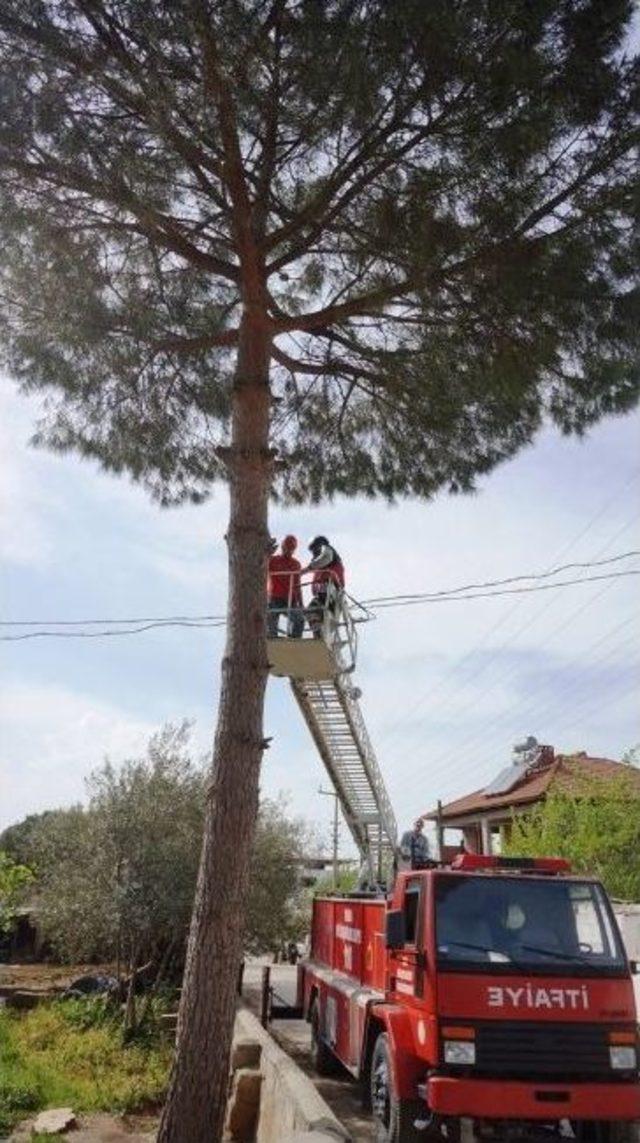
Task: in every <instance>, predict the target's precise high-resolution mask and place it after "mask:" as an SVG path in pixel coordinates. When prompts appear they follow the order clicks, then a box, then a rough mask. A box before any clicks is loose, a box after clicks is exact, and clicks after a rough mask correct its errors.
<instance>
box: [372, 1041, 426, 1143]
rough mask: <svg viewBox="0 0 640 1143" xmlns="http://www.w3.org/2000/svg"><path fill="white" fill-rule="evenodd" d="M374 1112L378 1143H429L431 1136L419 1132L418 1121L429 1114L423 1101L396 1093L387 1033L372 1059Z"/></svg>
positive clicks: (375, 1135) (375, 1132)
mask: <svg viewBox="0 0 640 1143" xmlns="http://www.w3.org/2000/svg"><path fill="white" fill-rule="evenodd" d="M370 1083H371V1111H372V1114H373V1122H374V1136H373V1137H374V1139H375V1141H376V1143H426V1141H427V1140H428V1139H429V1133H428V1132H424V1131H417V1130H416V1128H415V1127H414V1123H415V1121H416V1119H422V1118H424V1115H425V1105H424V1103H422V1102H421V1100H419V1099H398V1098H397V1097H396V1095H395V1093H394V1091H393V1080H392V1077H391V1051H390V1048H389V1037H388V1036H387V1035H386V1033H385V1032H383V1033H382V1034H381V1035H380V1036H378V1039H377V1040H376V1042H375V1045H374V1048H373V1055H372V1057H371V1073H370Z"/></svg>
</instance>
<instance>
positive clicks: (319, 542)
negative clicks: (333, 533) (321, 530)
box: [309, 536, 329, 556]
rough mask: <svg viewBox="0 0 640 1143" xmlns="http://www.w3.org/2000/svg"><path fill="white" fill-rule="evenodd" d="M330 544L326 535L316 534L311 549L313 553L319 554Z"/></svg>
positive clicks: (310, 545)
mask: <svg viewBox="0 0 640 1143" xmlns="http://www.w3.org/2000/svg"><path fill="white" fill-rule="evenodd" d="M328 544H329V541H328V539H327V537H326V536H314V538H313V540H312V541H311V543H310V544H309V551H310V552H311V553H312V555H314V556H317V554H318V552H319V551H321V550H322V548H326V547H327V546H328Z"/></svg>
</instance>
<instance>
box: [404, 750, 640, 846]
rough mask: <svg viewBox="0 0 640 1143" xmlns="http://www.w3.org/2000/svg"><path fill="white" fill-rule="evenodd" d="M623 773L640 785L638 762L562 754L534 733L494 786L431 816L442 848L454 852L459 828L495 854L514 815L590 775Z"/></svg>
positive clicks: (440, 808)
mask: <svg viewBox="0 0 640 1143" xmlns="http://www.w3.org/2000/svg"><path fill="white" fill-rule="evenodd" d="M621 773H626V774H629V775H631V777H632V781H634V782H637V783H638V789H639V790H640V770H638V769H635V768H634V767H629V766H627V765H625V764H624V763H623V762H614V761H613V759H611V758H594V757H592V756H591V755H589V754H587V753H586V752H585V751H584V750H583V751H580V752H579V753H577V754H556V752H555V750H554V748H553V746H542V745H540V744H539V743H538V742H536V740H535V739H534V738H529V739H527V740H526V742H524V743H522V744H521V745H520V746H519V747H516V749H515V750H514V756H513V761H512V762H511V764H510V765H509V766H507V767H505V768H503V769H502V770H501V771H500V773H499V774H498V775H497V776H496V778H494V780H493V782H491V783H490V784H489V785H488V786H486V787H485V788H484V789H482V790H474V791H473V793H471V794H465V795H464V796H463V797H461V798H456V800H455V801H454V802H448V803H447V804H446V805H441V804H439V805H438V808H437V809H435V810H432V811H431V812H429V813H427V814H425V817H426V818H427V819H428V820H429V821H432V822H434V823H435V825H436V830H437V832H438V840H439V843H440V850H441V852H444V853H446V854H447V855H449V853H448V851H449V850H450V846H448V845H447V841H448V840H449V838H450V835H448V831H450V830H458V831H461V833H462V838H463V841H464V846H465V848H466V850H467V851H468V852H470V853H492V852H495V851H496V850H497V849H499V845H500V839H501V838H502V837H504V835H505V833H508V831H509V829H510V826H511V821H512V818H513V814H514V813H522V812H524V811H526V810H529V809H531V808H532V807H533V806H535V805H536V804H538V803H539V802H542V801H544V799H545V798H546V797H547V795H548V794H549V792H550V791H551V790H553V789H556V790H557V789H562V790H569V791H575V792H576V793H579V791H580V789H581V788H583V784H584V780H585V778H587V779H588V778H600V779H607V778H613V777H616V776H618V775H619V774H621ZM457 836H458V838H459V836H460V835H459V834H458V835H457ZM458 844H459V842H458Z"/></svg>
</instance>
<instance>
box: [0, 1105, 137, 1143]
mask: <svg viewBox="0 0 640 1143" xmlns="http://www.w3.org/2000/svg"><path fill="white" fill-rule="evenodd" d="M33 1124H34V1120H33V1119H29V1120H26V1121H25V1122H24V1123H21V1124H20V1126H19V1127H17V1128H16V1129H15V1131H14V1132H13V1134H12V1135H10V1136H9V1139H8V1141H7V1143H27V1141H28V1140H30V1139H31V1131H32V1128H33ZM157 1127H158V1120H157V1118H155V1117H153V1118H152V1117H150V1116H149V1117H146V1116H142V1115H130V1116H126V1115H124V1116H120V1115H107V1114H106V1113H104V1112H99V1113H97V1114H95V1115H80V1116H78V1121H77V1127H74V1128H73V1130H72V1131H71V1132H70V1134H69V1138H70V1139H72V1140H73V1143H121V1140H125V1141H126V1143H152V1140H153V1139H154V1137H155V1133H156V1130H157ZM57 1138H60V1139H66V1138H67V1135H61V1136H57Z"/></svg>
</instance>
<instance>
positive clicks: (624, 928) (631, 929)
mask: <svg viewBox="0 0 640 1143" xmlns="http://www.w3.org/2000/svg"><path fill="white" fill-rule="evenodd" d="M613 911H614V913H615V915H616V917H617V919H618V924H619V925H620V932H621V933H622V939H623V941H624V944H625V948H626V950H627V953H628V955H629V957H630V959H631V960H637V961H639V962H640V905H614V906H613ZM633 986H634V989H635V993H636V1007H637V1009H638V1017H639V1019H640V976H634V978H633Z"/></svg>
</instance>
